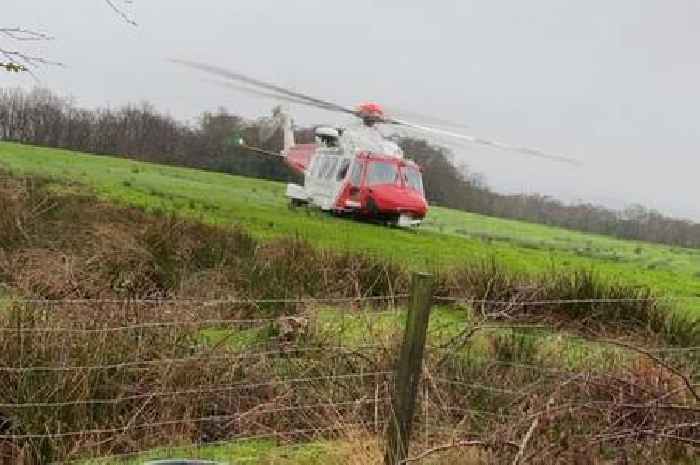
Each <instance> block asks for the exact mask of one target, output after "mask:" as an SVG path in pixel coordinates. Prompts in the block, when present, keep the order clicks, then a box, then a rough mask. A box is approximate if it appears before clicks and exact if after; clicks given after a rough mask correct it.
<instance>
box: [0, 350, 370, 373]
mask: <svg viewBox="0 0 700 465" xmlns="http://www.w3.org/2000/svg"><path fill="white" fill-rule="evenodd" d="M376 349H383V346H370V345H367V346H356V347H352V350H353V351H358V352H359V351H361V350H376ZM347 350H350V348H348V347H345V346H320V347H290V348H287V349H280V350H270V351H263V352H242V353H235V354H225V355H211V354H202V355H195V356H188V357H180V358H161V359H153V360H135V361H132V362H120V363H110V364H103V365H75V366H48V365H47V366H26V367H5V366H0V373H2V372H6V373H27V372H39V371H45V372H64V371H96V370H114V369H119V368H135V367H143V366H149V365H172V364H180V363H188V362H195V361H213V360H228V361H237V360H247V359H251V358H258V357H270V356H275V355H290V354H294V353H310V352H327V351H336V352H339V351H347Z"/></svg>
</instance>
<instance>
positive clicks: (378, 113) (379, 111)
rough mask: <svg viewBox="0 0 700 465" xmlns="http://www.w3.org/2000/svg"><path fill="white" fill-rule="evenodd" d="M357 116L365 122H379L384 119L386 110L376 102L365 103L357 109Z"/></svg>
mask: <svg viewBox="0 0 700 465" xmlns="http://www.w3.org/2000/svg"><path fill="white" fill-rule="evenodd" d="M356 111H357V116H359V117H360V118H362V119H364V120H368V119H371V120H375V121H379V120H382V119H384V109H383V108H382V106H381V105H379V104H378V103H375V102H365V103H362V104H360V105H359V106H358V107H357V110H356Z"/></svg>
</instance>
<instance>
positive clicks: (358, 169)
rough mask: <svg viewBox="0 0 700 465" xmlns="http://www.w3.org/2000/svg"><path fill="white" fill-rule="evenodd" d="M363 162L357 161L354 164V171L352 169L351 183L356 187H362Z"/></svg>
mask: <svg viewBox="0 0 700 465" xmlns="http://www.w3.org/2000/svg"><path fill="white" fill-rule="evenodd" d="M362 166H363V165H362V162H359V161H355V162H354V163H353V164H352V171H350V184H351V185H352V186H355V187H360V183H361V182H362Z"/></svg>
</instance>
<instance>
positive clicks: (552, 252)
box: [0, 143, 700, 296]
mask: <svg viewBox="0 0 700 465" xmlns="http://www.w3.org/2000/svg"><path fill="white" fill-rule="evenodd" d="M0 169H4V170H8V171H10V172H13V173H17V174H32V175H41V176H50V177H54V178H56V179H59V180H61V181H62V183H60V184H57V185H56V189H67V187H66V186H65V184H64V183H63V181H73V182H75V184H73V185H72V187H70V188H71V189H79V190H82V189H84V188H86V187H87V188H89V189H90V190H92V191H93V192H94V193H95V194H96V195H98V196H99V197H101V198H105V199H110V200H113V201H117V202H120V203H124V204H128V205H134V206H138V207H143V208H145V209H147V210H153V209H156V210H163V211H176V212H178V213H180V214H184V215H188V216H193V217H197V218H200V219H202V220H203V221H206V222H210V223H215V224H239V225H242V226H243V227H245V228H246V229H247V230H248V231H250V232H251V233H253V235H255V236H256V237H259V238H263V239H265V238H272V237H279V236H283V235H297V236H300V237H303V238H305V239H308V240H309V241H311V242H313V243H316V244H318V245H320V246H322V247H340V248H344V249H350V250H361V251H365V252H367V253H370V254H376V255H381V256H385V257H389V258H392V259H395V260H397V261H399V262H402V263H406V264H408V265H410V266H412V267H415V268H423V269H425V268H435V267H446V266H451V265H459V264H463V263H465V262H467V261H471V260H475V259H482V258H490V257H496V258H497V259H498V260H499V261H500V262H502V263H504V264H506V265H508V266H509V267H511V268H513V269H517V270H522V271H542V270H545V269H548V268H550V267H552V266H558V267H588V268H590V267H593V268H595V269H596V270H598V271H599V272H600V273H602V274H604V275H607V276H609V277H610V278H612V279H618V278H620V279H623V280H625V281H627V282H630V283H634V284H644V285H649V286H651V287H653V288H655V289H657V290H659V291H662V292H665V293H667V294H670V295H676V296H700V250H694V249H682V248H678V247H670V246H664V245H657V244H649V243H643V242H633V241H622V240H617V239H612V238H608V237H603V236H597V235H592V234H584V233H577V232H572V231H567V230H563V229H560V228H552V227H546V226H541V225H534V224H528V223H522V222H517V221H510V220H502V219H496V218H490V217H485V216H481V215H475V214H469V213H466V212H460V211H455V210H449V209H445V208H439V207H432V208H431V210H430V212H429V214H428V218H427V220H426V222H425V224H424V225H423V226H422V227H421V229H420V230H419V231H418V232H410V231H403V230H396V229H389V228H382V227H378V226H374V225H369V224H363V223H360V222H354V221H349V220H341V219H337V218H332V217H330V216H326V215H322V214H320V213H317V212H313V211H306V210H304V209H301V210H290V209H288V208H287V206H286V205H287V202H286V199H285V198H284V195H283V194H284V185H283V184H280V183H275V182H269V181H262V180H257V179H251V178H243V177H237V176H229V175H225V174H221V173H211V172H204V171H198V170H192V169H186V168H177V167H169V166H161V165H154V164H148V163H142V162H135V161H131V160H126V159H121V158H114V157H104V156H93V155H87V154H79V153H75V152H70V151H64V150H56V149H47V148H38V147H31V146H24V145H19V144H12V143H0ZM83 186H84V187H83Z"/></svg>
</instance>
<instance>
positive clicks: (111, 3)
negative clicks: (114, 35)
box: [105, 0, 138, 26]
mask: <svg viewBox="0 0 700 465" xmlns="http://www.w3.org/2000/svg"><path fill="white" fill-rule="evenodd" d="M105 2H107V5H109V6H110V8H112V10H114V12H115V13H116V14H118V15H119V16H120V17H121V18H122V19H123V20H124V21H125V22H126V23H127V24H131V25H132V26H138V24H136V21H134V19H133V18H132V17H131V16H129V15H128V14H126V12H125V11H124V9H123V8H121V7H119V6H118V5H117V4H116V3H115V2H114V0H105ZM124 3H127V4H131V3H133V2H132V1H130V0H124Z"/></svg>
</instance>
